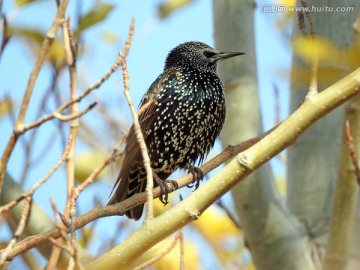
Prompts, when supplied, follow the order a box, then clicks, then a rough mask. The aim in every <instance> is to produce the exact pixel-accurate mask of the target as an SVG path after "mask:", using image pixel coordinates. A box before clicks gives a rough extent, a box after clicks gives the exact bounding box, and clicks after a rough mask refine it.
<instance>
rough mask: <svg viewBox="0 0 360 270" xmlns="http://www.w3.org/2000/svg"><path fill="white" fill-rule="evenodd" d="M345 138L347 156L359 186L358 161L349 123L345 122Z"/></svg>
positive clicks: (359, 169)
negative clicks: (347, 150)
mask: <svg viewBox="0 0 360 270" xmlns="http://www.w3.org/2000/svg"><path fill="white" fill-rule="evenodd" d="M345 137H346V143H347V147H348V149H349V155H350V158H351V162H352V164H353V166H354V174H355V177H356V181H357V183H358V184H359V185H360V168H359V160H358V157H357V154H356V151H355V147H354V139H353V136H352V132H351V128H350V124H349V121H348V120H346V122H345Z"/></svg>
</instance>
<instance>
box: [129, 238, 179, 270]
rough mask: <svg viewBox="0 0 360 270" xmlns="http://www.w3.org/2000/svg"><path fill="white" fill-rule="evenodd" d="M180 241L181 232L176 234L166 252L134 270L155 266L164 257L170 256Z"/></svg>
mask: <svg viewBox="0 0 360 270" xmlns="http://www.w3.org/2000/svg"><path fill="white" fill-rule="evenodd" d="M179 239H180V231H179V232H178V233H177V234H176V236H175V238H174V240H173V241H172V242H171V244H170V245H169V246H168V247H167V248H166V249H165V250H163V251H162V252H160V253H159V254H158V255H157V256H155V257H153V258H151V259H150V260H148V261H146V262H144V263H142V264H140V265H138V266H137V267H135V268H134V269H133V270H142V269H145V268H146V267H148V266H150V265H152V264H154V263H155V262H157V261H158V260H160V259H161V258H162V257H164V256H165V255H166V254H168V253H169V252H170V251H171V250H173V249H174V247H175V246H176V243H177V242H178V240H179Z"/></svg>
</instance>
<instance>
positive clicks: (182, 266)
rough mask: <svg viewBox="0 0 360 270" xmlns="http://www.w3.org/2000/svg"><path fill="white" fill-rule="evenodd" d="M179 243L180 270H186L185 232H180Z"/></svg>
mask: <svg viewBox="0 0 360 270" xmlns="http://www.w3.org/2000/svg"><path fill="white" fill-rule="evenodd" d="M179 243H180V267H179V269H180V270H185V244H184V234H183V230H182V229H180V230H179Z"/></svg>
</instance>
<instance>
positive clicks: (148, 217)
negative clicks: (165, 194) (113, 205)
mask: <svg viewBox="0 0 360 270" xmlns="http://www.w3.org/2000/svg"><path fill="white" fill-rule="evenodd" d="M120 54H121V53H120ZM121 55H122V54H121ZM121 66H122V69H123V77H124V95H125V97H126V99H127V101H128V104H129V107H130V110H131V114H132V116H133V119H134V130H135V135H136V139H137V141H138V143H139V146H140V150H141V154H142V157H143V160H144V167H145V170H146V179H147V183H146V194H147V206H146V217H145V222H146V221H148V220H151V219H152V218H153V216H154V212H153V199H154V195H153V193H152V192H153V186H154V182H153V174H152V169H151V163H150V157H149V153H148V150H147V146H146V143H145V140H144V136H143V134H142V131H141V127H140V124H139V119H138V114H137V113H136V111H135V108H134V104H133V103H132V100H131V97H130V94H129V75H128V72H127V68H126V60H125V58H123V61H122V65H121Z"/></svg>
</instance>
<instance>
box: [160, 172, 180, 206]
mask: <svg viewBox="0 0 360 270" xmlns="http://www.w3.org/2000/svg"><path fill="white" fill-rule="evenodd" d="M154 180H155V182H156V184H158V186H159V187H160V197H159V200H160V202H162V203H163V204H164V205H167V204H168V203H169V187H168V185H167V184H171V185H172V186H173V187H174V188H175V189H177V188H178V187H179V184H178V183H177V182H176V181H174V180H162V179H161V178H160V177H159V176H157V174H156V173H154Z"/></svg>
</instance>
